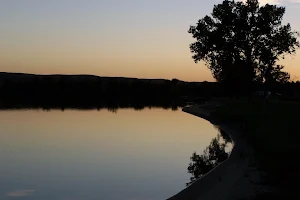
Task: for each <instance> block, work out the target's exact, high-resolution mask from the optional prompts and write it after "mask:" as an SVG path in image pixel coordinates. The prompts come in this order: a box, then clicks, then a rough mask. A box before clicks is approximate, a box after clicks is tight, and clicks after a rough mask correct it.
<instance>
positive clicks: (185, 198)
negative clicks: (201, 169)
mask: <svg viewBox="0 0 300 200" xmlns="http://www.w3.org/2000/svg"><path fill="white" fill-rule="evenodd" d="M182 110H183V111H184V112H186V113H189V114H192V115H195V116H198V117H201V118H203V119H206V120H208V121H209V122H211V123H212V124H215V125H218V126H219V127H220V128H221V129H223V130H224V131H226V132H227V133H228V134H229V135H230V137H231V138H232V140H233V141H234V146H233V149H232V151H231V154H230V156H229V158H228V159H227V160H225V161H224V162H223V163H221V164H219V165H218V166H217V167H215V168H214V169H212V170H211V171H210V172H208V173H207V174H205V175H204V176H202V177H201V178H200V179H198V180H197V181H195V182H194V183H193V184H191V185H190V186H189V187H187V188H185V189H184V190H182V191H181V192H179V193H178V194H176V195H174V196H172V197H170V198H169V199H167V200H198V199H201V200H206V199H210V200H217V199H222V200H223V199H238V198H249V197H250V196H254V195H255V194H256V193H257V190H259V189H260V188H261V186H259V185H258V183H259V182H260V180H261V179H260V172H259V171H258V170H257V169H256V167H255V166H254V165H253V160H254V153H253V150H252V148H251V147H250V145H249V144H247V142H246V141H245V140H244V139H243V137H242V133H241V132H239V131H236V130H234V129H232V128H230V127H229V125H228V124H224V123H220V122H217V121H216V120H214V119H213V118H212V117H211V116H210V113H211V111H212V110H209V109H205V108H204V107H203V106H199V105H195V106H190V107H185V108H183V109H182Z"/></svg>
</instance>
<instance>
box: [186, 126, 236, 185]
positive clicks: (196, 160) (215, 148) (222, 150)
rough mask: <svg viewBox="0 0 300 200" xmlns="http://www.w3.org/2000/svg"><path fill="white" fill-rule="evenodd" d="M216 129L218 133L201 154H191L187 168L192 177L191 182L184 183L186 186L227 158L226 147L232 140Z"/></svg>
mask: <svg viewBox="0 0 300 200" xmlns="http://www.w3.org/2000/svg"><path fill="white" fill-rule="evenodd" d="M217 128H218V129H219V131H220V133H219V134H218V135H217V137H215V138H213V139H212V141H211V142H210V144H209V146H208V147H206V149H205V150H204V151H203V153H202V154H201V155H198V154H197V153H196V152H194V153H193V155H192V157H191V162H190V164H189V166H188V172H189V173H190V174H192V177H191V178H190V180H191V181H190V182H189V183H186V185H187V186H189V185H190V184H192V183H193V182H194V181H196V180H197V179H199V178H200V177H201V176H203V175H204V174H206V173H208V172H209V171H210V170H211V169H213V168H214V167H216V166H217V165H219V164H220V163H221V162H223V161H224V160H226V159H227V158H228V156H229V153H227V152H226V147H227V145H228V144H229V143H232V140H231V138H230V137H229V135H228V134H227V133H225V132H224V131H223V130H221V129H220V128H219V127H217Z"/></svg>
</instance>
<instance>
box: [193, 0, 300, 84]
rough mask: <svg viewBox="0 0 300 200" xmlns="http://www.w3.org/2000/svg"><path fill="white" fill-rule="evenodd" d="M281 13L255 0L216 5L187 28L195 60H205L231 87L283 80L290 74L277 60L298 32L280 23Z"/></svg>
mask: <svg viewBox="0 0 300 200" xmlns="http://www.w3.org/2000/svg"><path fill="white" fill-rule="evenodd" d="M284 13H285V8H284V7H278V6H276V5H269V4H266V5H265V6H259V2H258V0H247V1H246V2H239V1H234V0H232V1H230V0H225V1H223V3H221V4H218V5H215V6H214V8H213V12H212V14H211V16H205V17H204V18H202V19H200V20H199V21H198V23H197V25H196V26H190V29H189V31H188V32H189V33H190V34H192V36H193V38H195V39H196V42H194V43H192V44H190V49H191V52H192V53H193V59H194V61H195V62H196V63H197V62H198V61H204V62H205V63H206V65H207V66H208V68H209V69H210V70H211V72H212V74H213V76H214V78H215V79H216V80H217V81H218V82H226V83H229V84H230V85H231V86H243V87H244V86H245V85H247V84H252V83H253V82H268V81H274V80H275V81H279V82H282V81H283V82H286V81H287V80H288V79H289V74H288V73H286V72H282V71H281V70H282V69H283V67H282V66H275V65H276V62H277V61H278V60H279V59H280V58H284V56H285V55H286V54H293V53H295V52H296V49H297V48H298V47H300V45H299V42H298V41H297V36H299V34H298V33H297V32H295V31H292V30H291V26H290V24H286V25H282V18H283V15H284Z"/></svg>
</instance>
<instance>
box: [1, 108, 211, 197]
mask: <svg viewBox="0 0 300 200" xmlns="http://www.w3.org/2000/svg"><path fill="white" fill-rule="evenodd" d="M152 108H153V107H152ZM216 136H217V131H216V130H215V128H214V127H213V126H212V125H211V124H210V123H209V122H208V121H206V120H204V119H201V118H197V117H194V116H192V115H190V114H187V113H184V112H181V111H180V110H178V111H172V110H171V109H169V110H165V109H161V108H160V109H147V108H146V109H143V111H136V110H133V109H119V108H118V109H117V114H114V113H112V112H111V111H108V110H107V109H104V108H103V110H101V111H100V112H98V111H97V110H96V109H94V110H70V109H65V110H64V112H62V111H60V110H59V109H53V110H52V108H51V111H50V112H48V111H47V112H46V111H42V110H41V109H39V110H34V109H32V110H18V109H17V110H2V111H0V138H1V140H0V160H1V162H0V186H1V187H0V199H1V200H12V199H17V198H18V199H24V200H25V199H28V200H29V199H30V200H53V199H55V200H56V199H57V200H66V199H84V200H98V199H107V200H108V199H109V200H119V199H149V200H150V199H151V200H161V199H167V198H168V197H170V196H172V195H174V194H175V193H177V192H178V191H180V190H182V189H183V187H184V185H183V184H184V183H186V182H188V181H189V174H188V173H186V167H187V166H186V164H187V163H188V162H189V156H190V155H191V152H194V151H197V152H201V151H202V150H203V149H205V146H206V145H207V144H209V142H210V141H211V139H212V138H213V137H216ZM17 196H18V197H17Z"/></svg>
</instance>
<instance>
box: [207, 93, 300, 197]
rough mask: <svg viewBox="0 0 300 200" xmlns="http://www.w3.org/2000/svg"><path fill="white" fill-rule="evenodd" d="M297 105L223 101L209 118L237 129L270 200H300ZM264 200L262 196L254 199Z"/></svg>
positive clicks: (290, 103)
mask: <svg viewBox="0 0 300 200" xmlns="http://www.w3.org/2000/svg"><path fill="white" fill-rule="evenodd" d="M299 114H300V103H299V102H287V101H279V100H257V99H256V100H253V99H252V100H249V99H247V100H246V99H243V100H226V101H225V102H224V101H223V102H222V103H220V106H218V107H217V108H216V111H215V112H213V113H212V115H213V117H214V118H216V119H218V120H222V121H226V122H228V123H230V124H232V125H234V126H236V127H237V128H239V129H241V130H242V131H243V133H244V134H245V137H246V139H247V140H248V141H249V143H250V144H251V145H252V146H253V148H254V150H255V156H256V158H257V164H258V167H259V168H261V169H262V170H264V171H265V172H266V174H267V175H266V177H265V183H264V184H268V185H272V186H274V187H275V188H276V189H277V190H276V191H275V192H274V193H273V194H267V195H268V196H270V195H272V196H273V195H274V198H273V199H300V198H299V196H300V195H299V192H298V190H297V189H298V185H299V183H298V179H299V178H300V171H299V169H300V163H299V162H298V158H299V153H300V130H299V125H300V123H299V117H298V115H299ZM257 198H258V199H260V198H262V199H264V198H265V196H262V195H261V196H260V197H257Z"/></svg>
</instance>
